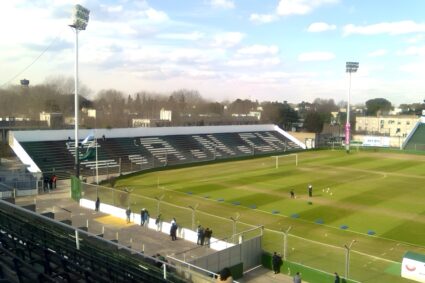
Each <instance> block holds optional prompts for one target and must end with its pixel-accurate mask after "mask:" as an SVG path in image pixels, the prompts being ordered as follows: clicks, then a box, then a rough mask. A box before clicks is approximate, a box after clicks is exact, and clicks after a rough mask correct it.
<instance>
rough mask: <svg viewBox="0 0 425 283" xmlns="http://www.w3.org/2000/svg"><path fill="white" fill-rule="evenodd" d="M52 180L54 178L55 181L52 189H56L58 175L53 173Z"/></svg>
mask: <svg viewBox="0 0 425 283" xmlns="http://www.w3.org/2000/svg"><path fill="white" fill-rule="evenodd" d="M51 180H52V183H53V184H52V185H53V186H52V189H53V188H55V189H56V182H57V181H58V177H57V176H56V175H55V174H53V176H52V179H51Z"/></svg>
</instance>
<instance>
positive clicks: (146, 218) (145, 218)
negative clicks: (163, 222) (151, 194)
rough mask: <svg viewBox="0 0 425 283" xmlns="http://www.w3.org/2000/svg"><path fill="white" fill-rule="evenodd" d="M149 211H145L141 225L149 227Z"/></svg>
mask: <svg viewBox="0 0 425 283" xmlns="http://www.w3.org/2000/svg"><path fill="white" fill-rule="evenodd" d="M149 217H150V215H149V211H148V210H147V209H145V216H144V218H143V225H146V226H148V225H149Z"/></svg>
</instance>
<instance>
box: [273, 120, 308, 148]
mask: <svg viewBox="0 0 425 283" xmlns="http://www.w3.org/2000/svg"><path fill="white" fill-rule="evenodd" d="M274 130H275V131H276V132H278V133H280V134H282V135H284V136H285V137H286V138H288V139H289V140H291V141H292V142H294V143H296V144H297V145H298V146H300V147H301V148H302V149H306V148H307V146H306V145H305V143H302V142H300V141H299V140H298V139H296V138H295V137H294V136H291V135H290V134H288V133H287V132H285V131H284V130H282V129H281V128H279V127H278V126H276V125H275V126H274Z"/></svg>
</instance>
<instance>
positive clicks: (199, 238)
mask: <svg viewBox="0 0 425 283" xmlns="http://www.w3.org/2000/svg"><path fill="white" fill-rule="evenodd" d="M196 232H197V233H198V240H197V241H196V244H197V245H202V244H203V243H202V242H203V241H202V238H203V237H204V228H203V227H202V226H201V225H198V229H197V230H196Z"/></svg>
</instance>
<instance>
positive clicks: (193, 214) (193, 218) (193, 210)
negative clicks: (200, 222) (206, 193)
mask: <svg viewBox="0 0 425 283" xmlns="http://www.w3.org/2000/svg"><path fill="white" fill-rule="evenodd" d="M198 206H199V203H197V204H195V206H191V205H189V206H188V207H189V208H190V209H191V210H192V230H193V231H195V211H196V209H197V208H198Z"/></svg>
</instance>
